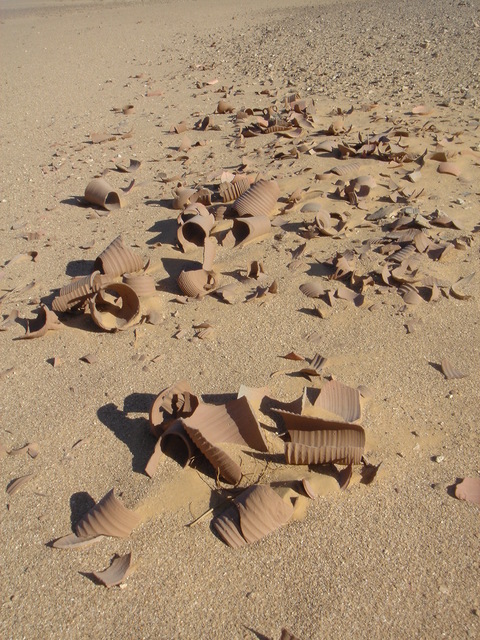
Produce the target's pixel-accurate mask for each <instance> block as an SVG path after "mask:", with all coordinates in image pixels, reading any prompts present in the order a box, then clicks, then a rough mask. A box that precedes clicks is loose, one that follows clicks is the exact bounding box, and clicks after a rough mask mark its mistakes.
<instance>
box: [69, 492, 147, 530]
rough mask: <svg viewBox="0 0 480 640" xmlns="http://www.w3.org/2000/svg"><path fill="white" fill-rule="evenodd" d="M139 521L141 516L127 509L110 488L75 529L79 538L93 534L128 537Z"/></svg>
mask: <svg viewBox="0 0 480 640" xmlns="http://www.w3.org/2000/svg"><path fill="white" fill-rule="evenodd" d="M140 522H141V517H140V516H139V515H138V514H137V513H136V512H135V511H132V510H131V509H127V508H126V507H125V506H124V505H123V504H122V503H121V502H120V500H118V498H116V497H115V495H114V490H113V489H111V490H110V491H109V492H108V493H107V494H106V495H105V496H104V497H103V498H102V499H101V500H100V501H99V502H97V504H96V505H95V506H94V507H92V508H91V509H90V511H88V513H86V514H85V515H84V516H83V518H82V519H81V520H80V522H78V524H77V526H76V529H75V531H76V534H77V536H78V537H79V538H91V537H94V536H112V537H115V538H128V536H129V535H130V533H131V532H132V531H133V529H134V528H135V527H136V526H138V525H139V524H140Z"/></svg>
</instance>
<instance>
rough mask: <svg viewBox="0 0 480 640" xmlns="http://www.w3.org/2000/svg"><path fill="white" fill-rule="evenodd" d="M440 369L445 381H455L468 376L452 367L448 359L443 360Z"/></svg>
mask: <svg viewBox="0 0 480 640" xmlns="http://www.w3.org/2000/svg"><path fill="white" fill-rule="evenodd" d="M440 367H441V369H442V373H443V375H444V376H445V379H446V380H456V379H460V378H466V377H467V375H468V374H466V373H463V372H462V371H460V370H459V369H457V368H456V367H454V366H453V364H452V363H451V362H450V360H448V358H444V359H443V360H442V362H441V363H440Z"/></svg>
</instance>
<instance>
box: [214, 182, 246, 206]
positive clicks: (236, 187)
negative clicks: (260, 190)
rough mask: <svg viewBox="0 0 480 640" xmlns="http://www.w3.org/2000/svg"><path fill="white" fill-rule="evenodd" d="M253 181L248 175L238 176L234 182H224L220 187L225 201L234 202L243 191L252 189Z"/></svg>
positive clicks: (219, 189) (220, 192)
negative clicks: (251, 181)
mask: <svg viewBox="0 0 480 640" xmlns="http://www.w3.org/2000/svg"><path fill="white" fill-rule="evenodd" d="M250 186H251V183H250V179H249V178H248V176H236V177H235V179H234V180H233V181H232V182H222V183H221V184H220V186H219V188H218V191H219V194H220V196H221V198H222V201H223V202H233V201H234V200H237V198H239V197H240V196H241V195H242V193H245V191H248V189H250Z"/></svg>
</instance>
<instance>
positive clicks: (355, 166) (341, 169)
mask: <svg viewBox="0 0 480 640" xmlns="http://www.w3.org/2000/svg"><path fill="white" fill-rule="evenodd" d="M361 168H362V163H361V162H358V161H356V160H353V161H352V162H345V163H344V164H339V165H336V166H335V167H333V168H332V169H330V173H335V174H336V175H337V176H348V175H350V174H351V173H356V172H357V171H360V169H361Z"/></svg>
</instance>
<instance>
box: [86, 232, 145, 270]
mask: <svg viewBox="0 0 480 640" xmlns="http://www.w3.org/2000/svg"><path fill="white" fill-rule="evenodd" d="M93 268H94V269H98V270H99V271H100V272H101V273H104V274H107V275H110V276H112V277H115V276H121V275H123V274H124V273H134V272H135V271H140V269H142V268H143V261H142V258H141V257H140V256H139V255H138V254H136V253H135V252H134V251H132V250H131V249H130V248H129V247H127V246H126V245H125V243H124V242H123V238H122V236H118V237H117V238H115V240H113V242H111V243H110V244H109V245H108V247H107V248H106V249H104V251H102V253H101V254H100V255H99V256H98V258H97V259H96V260H95V263H94V265H93Z"/></svg>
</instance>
